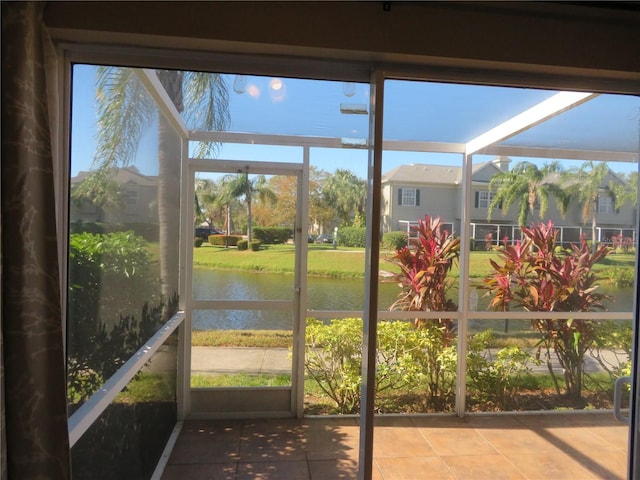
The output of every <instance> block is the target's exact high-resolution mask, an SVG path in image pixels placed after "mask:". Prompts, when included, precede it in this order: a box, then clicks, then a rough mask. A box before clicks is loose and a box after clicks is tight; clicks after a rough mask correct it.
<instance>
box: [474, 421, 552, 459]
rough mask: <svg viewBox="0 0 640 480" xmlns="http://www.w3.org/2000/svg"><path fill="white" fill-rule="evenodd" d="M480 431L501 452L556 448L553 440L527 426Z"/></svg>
mask: <svg viewBox="0 0 640 480" xmlns="http://www.w3.org/2000/svg"><path fill="white" fill-rule="evenodd" d="M478 433H479V434H480V435H482V437H484V438H485V439H486V440H487V441H488V442H489V443H490V444H491V445H492V446H493V447H494V448H495V449H496V450H498V451H499V452H501V453H506V452H512V453H526V452H533V453H538V452H553V451H555V449H556V447H555V446H554V444H553V443H552V442H550V441H549V440H547V439H545V438H544V437H543V436H541V435H540V434H538V433H537V432H536V431H533V430H529V429H527V428H525V427H521V428H509V429H482V430H478Z"/></svg>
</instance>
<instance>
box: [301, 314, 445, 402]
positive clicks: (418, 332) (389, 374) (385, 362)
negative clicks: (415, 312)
mask: <svg viewBox="0 0 640 480" xmlns="http://www.w3.org/2000/svg"><path fill="white" fill-rule="evenodd" d="M442 330H443V329H417V328H415V327H414V326H413V325H412V324H411V323H409V322H402V321H398V322H387V321H382V322H379V323H378V339H377V340H378V345H377V359H376V395H378V394H380V393H381V392H384V391H386V390H393V389H399V388H403V387H408V386H410V387H412V388H416V387H417V386H425V385H426V386H429V385H431V383H436V384H438V385H439V386H440V387H442V390H440V391H438V392H436V391H430V392H429V394H428V398H427V401H429V400H431V399H435V398H443V397H444V396H443V395H441V394H442V392H443V391H446V392H447V395H448V394H452V393H453V390H454V387H455V371H456V352H455V347H451V348H447V349H443V348H441V347H442V343H441V341H440V340H441V339H442V338H444V337H443V336H442V335H438V333H437V331H440V333H442ZM434 333H435V338H434ZM362 341H363V340H362V319H360V318H345V319H334V320H331V322H330V323H329V324H323V323H322V322H321V321H319V320H316V319H308V320H307V328H306V355H305V368H306V371H307V374H308V375H309V376H310V377H311V378H312V379H313V380H315V381H316V382H317V383H318V386H319V387H320V389H321V390H322V391H323V392H324V393H325V394H326V395H327V396H328V397H329V398H331V399H332V400H333V401H334V402H335V403H336V406H337V407H338V410H339V411H340V412H341V413H355V412H357V411H358V410H359V408H360V387H361V366H362V365H361V363H362V353H361V352H362ZM431 358H434V359H435V361H437V362H439V364H440V366H441V368H439V369H438V376H439V379H442V380H443V381H441V382H432V380H431V379H432V378H433V377H432V376H431V375H430V372H428V371H426V369H425V366H426V365H428V364H430V363H431Z"/></svg>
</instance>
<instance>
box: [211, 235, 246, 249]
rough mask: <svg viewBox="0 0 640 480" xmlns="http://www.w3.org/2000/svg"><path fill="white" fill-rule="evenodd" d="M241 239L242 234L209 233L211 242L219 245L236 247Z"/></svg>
mask: <svg viewBox="0 0 640 480" xmlns="http://www.w3.org/2000/svg"><path fill="white" fill-rule="evenodd" d="M240 240H242V237H241V236H240V235H209V243H210V244H211V245H215V246H218V247H235V246H237V245H238V242H239V241H240Z"/></svg>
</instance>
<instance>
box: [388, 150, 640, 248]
mask: <svg viewBox="0 0 640 480" xmlns="http://www.w3.org/2000/svg"><path fill="white" fill-rule="evenodd" d="M511 161H512V160H511V159H510V158H509V157H505V156H501V157H497V158H495V159H493V160H491V161H488V162H483V163H478V164H475V165H473V167H472V174H471V209H470V223H471V238H472V239H474V240H475V242H477V243H479V244H482V245H484V243H485V241H486V239H487V238H488V235H491V238H492V241H493V243H494V244H497V243H498V242H500V241H501V240H502V239H503V238H505V237H507V238H509V239H510V240H513V239H517V238H520V229H519V228H518V211H517V206H516V205H512V206H511V207H510V208H509V209H508V210H507V211H506V212H503V211H502V210H494V211H493V212H491V215H490V216H489V205H490V204H491V200H492V199H493V196H494V195H495V192H492V191H490V189H489V183H490V181H491V178H492V177H493V176H494V175H496V174H497V173H500V172H505V171H508V170H509V167H510V164H511ZM462 175H463V169H462V166H450V165H432V164H409V165H400V166H398V167H396V168H394V169H392V170H390V171H388V172H386V173H385V174H383V176H382V228H383V232H390V231H407V232H410V227H411V226H412V225H415V224H416V223H417V220H418V219H423V218H424V216H425V215H430V216H432V217H433V216H438V217H440V218H441V219H442V221H443V222H444V225H445V227H446V228H447V229H450V230H451V231H453V232H454V233H456V234H459V233H460V227H461V221H462V201H463V200H462ZM555 180H557V179H555ZM611 183H623V180H622V179H621V178H620V177H619V176H618V175H616V174H615V173H614V172H612V171H610V172H609V174H608V175H607V177H606V178H605V179H604V181H603V186H602V188H603V195H601V196H600V197H599V199H598V205H597V207H596V209H597V213H596V219H597V225H598V234H599V238H600V241H602V242H607V243H609V242H611V241H612V236H617V235H622V236H624V237H633V239H634V240H636V238H635V235H636V234H635V214H636V208H635V207H634V206H633V205H630V204H628V203H627V204H622V205H615V201H614V200H613V199H612V198H611V197H610V196H609V195H608V194H604V192H605V190H606V187H607V186H608V185H610V184H611ZM582 210H583V205H579V204H578V202H576V201H575V200H574V201H572V202H571V203H570V206H569V210H568V211H567V212H566V213H565V215H562V214H561V212H560V209H559V207H558V205H557V203H556V201H555V199H553V198H550V199H549V208H548V209H547V212H546V214H545V218H539V216H538V217H537V218H535V217H534V218H533V219H530V220H531V221H536V222H538V221H543V222H547V221H549V220H551V221H553V223H554V225H556V226H557V227H558V228H560V229H561V235H560V237H561V238H560V241H561V242H564V243H571V242H578V241H579V240H580V236H581V235H582V234H586V235H587V237H588V238H590V235H591V233H590V228H591V225H590V222H588V221H587V222H585V220H584V218H583V212H582ZM489 217H491V220H488V218H489Z"/></svg>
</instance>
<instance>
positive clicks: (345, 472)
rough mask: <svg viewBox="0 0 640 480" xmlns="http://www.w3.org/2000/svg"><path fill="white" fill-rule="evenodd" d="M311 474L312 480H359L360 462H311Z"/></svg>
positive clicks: (342, 460)
mask: <svg viewBox="0 0 640 480" xmlns="http://www.w3.org/2000/svg"><path fill="white" fill-rule="evenodd" d="M309 472H310V474H311V479H312V480H337V479H344V480H352V479H353V480H357V478H358V461H357V459H356V460H344V459H341V460H309Z"/></svg>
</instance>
